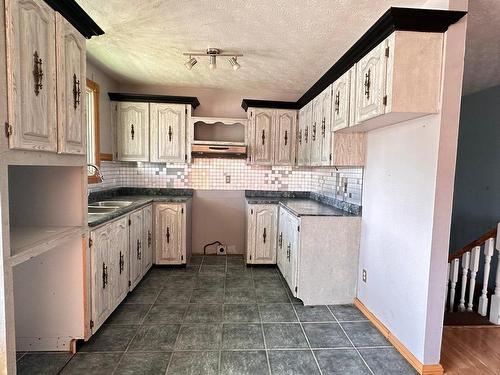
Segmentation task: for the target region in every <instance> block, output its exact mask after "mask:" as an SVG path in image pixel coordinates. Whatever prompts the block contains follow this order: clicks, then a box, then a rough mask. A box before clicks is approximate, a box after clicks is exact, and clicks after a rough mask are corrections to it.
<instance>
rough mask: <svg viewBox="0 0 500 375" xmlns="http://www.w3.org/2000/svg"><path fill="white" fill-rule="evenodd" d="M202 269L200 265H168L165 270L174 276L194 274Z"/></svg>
mask: <svg viewBox="0 0 500 375" xmlns="http://www.w3.org/2000/svg"><path fill="white" fill-rule="evenodd" d="M199 270H200V266H199V265H187V266H184V267H167V268H166V269H165V271H166V272H167V273H168V274H170V275H173V276H194V275H195V274H197V273H198V272H199Z"/></svg>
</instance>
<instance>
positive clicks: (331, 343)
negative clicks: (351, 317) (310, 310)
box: [302, 323, 352, 349]
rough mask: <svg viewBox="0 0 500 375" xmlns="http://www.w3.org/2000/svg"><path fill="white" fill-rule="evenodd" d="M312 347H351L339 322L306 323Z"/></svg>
mask: <svg viewBox="0 0 500 375" xmlns="http://www.w3.org/2000/svg"><path fill="white" fill-rule="evenodd" d="M302 326H303V327H304V331H305V332H306V336H307V339H308V340H309V343H310V344H311V348H313V349H314V348H350V347H352V345H351V343H350V342H349V339H348V338H347V336H346V335H345V334H344V332H343V331H342V329H341V328H340V325H338V324H337V323H304V324H303V325H302Z"/></svg>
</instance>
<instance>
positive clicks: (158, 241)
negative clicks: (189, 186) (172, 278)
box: [154, 203, 191, 264]
mask: <svg viewBox="0 0 500 375" xmlns="http://www.w3.org/2000/svg"><path fill="white" fill-rule="evenodd" d="M189 208H190V205H189V204H186V203H155V204H154V228H155V235H154V244H155V258H156V261H155V263H156V264H185V263H186V260H187V257H188V256H189V254H190V251H191V249H190V240H189V239H190V237H191V235H190V234H189V233H188V232H189V231H190V225H188V223H189V221H190V212H189Z"/></svg>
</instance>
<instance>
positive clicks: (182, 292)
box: [156, 287, 192, 305]
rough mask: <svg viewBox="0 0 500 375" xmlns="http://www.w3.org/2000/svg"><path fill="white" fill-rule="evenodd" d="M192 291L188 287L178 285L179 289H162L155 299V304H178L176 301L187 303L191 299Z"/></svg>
mask: <svg viewBox="0 0 500 375" xmlns="http://www.w3.org/2000/svg"><path fill="white" fill-rule="evenodd" d="M191 294H192V291H191V290H190V289H183V288H182V287H179V289H175V290H168V289H164V290H163V291H162V292H161V293H160V295H159V296H158V299H157V300H156V304H157V305H160V304H162V305H168V304H178V303H181V304H182V303H189V300H190V299H191Z"/></svg>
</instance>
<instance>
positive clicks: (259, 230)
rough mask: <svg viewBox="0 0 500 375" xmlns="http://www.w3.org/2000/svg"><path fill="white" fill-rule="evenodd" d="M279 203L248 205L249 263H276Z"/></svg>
mask: <svg viewBox="0 0 500 375" xmlns="http://www.w3.org/2000/svg"><path fill="white" fill-rule="evenodd" d="M277 226H278V205H277V204H248V205H247V255H246V258H247V263H248V264H276V240H277V239H276V229H277Z"/></svg>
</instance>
